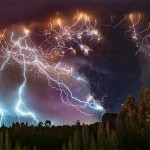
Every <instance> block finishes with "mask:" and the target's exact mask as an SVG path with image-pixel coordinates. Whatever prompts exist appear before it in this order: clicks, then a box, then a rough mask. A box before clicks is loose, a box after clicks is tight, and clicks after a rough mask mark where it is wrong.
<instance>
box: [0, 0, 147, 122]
mask: <svg viewBox="0 0 150 150" xmlns="http://www.w3.org/2000/svg"><path fill="white" fill-rule="evenodd" d="M149 6H150V2H148V1H143V0H141V1H136V0H133V1H127V0H120V1H119V0H118V1H113V0H104V1H98V0H87V1H86V0H85V1H84V0H83V1H80V0H77V1H75V0H72V1H71V0H41V1H40V0H30V1H29V0H27V1H25V0H24V1H19V0H13V1H12V0H6V1H2V0H1V1H0V28H1V30H2V29H4V28H11V27H12V26H13V27H14V28H17V27H18V26H20V25H25V26H26V27H28V28H32V33H31V34H32V35H31V37H33V38H34V41H35V42H36V43H37V45H38V43H40V38H36V34H37V33H38V32H39V31H41V30H43V29H44V28H45V27H46V26H47V22H48V20H49V18H50V17H53V16H55V15H56V13H57V12H60V13H61V14H62V16H63V17H65V18H71V17H72V16H73V15H74V13H76V12H77V10H78V11H84V12H87V13H89V14H91V15H92V16H94V17H95V18H96V20H97V22H98V24H99V25H98V29H99V30H100V31H101V33H102V35H103V37H104V38H103V40H102V42H100V43H97V44H95V43H92V44H91V46H92V50H93V51H91V52H90V54H89V55H88V56H85V55H83V53H82V52H80V51H77V54H76V55H75V56H72V55H69V54H67V56H66V57H65V58H64V59H63V60H62V61H63V62H65V63H67V64H69V65H70V66H73V67H74V68H75V71H76V72H77V73H78V74H80V75H82V76H84V77H85V78H86V79H87V81H88V86H87V87H85V89H80V90H78V91H77V95H78V96H80V95H81V94H82V93H84V92H86V90H88V89H90V92H91V93H92V95H93V97H94V98H95V99H96V100H99V101H101V100H102V99H103V102H102V104H103V106H104V108H105V110H106V111H107V112H118V111H119V110H120V107H121V104H122V103H123V102H124V101H125V99H126V97H127V95H128V94H132V95H134V96H135V97H137V96H138V91H139V89H140V88H141V87H143V86H148V87H149V86H150V77H149V75H150V67H149V64H150V61H149V56H148V54H149V53H148V51H149V49H146V53H145V52H140V53H138V54H137V55H136V52H137V50H138V47H137V46H136V44H135V42H134V41H133V40H132V37H131V34H125V31H126V30H127V29H128V26H129V25H128V23H129V22H125V23H122V24H121V25H120V26H118V27H117V28H113V27H112V26H109V23H110V21H111V16H112V17H113V18H114V21H113V23H112V25H114V26H115V25H116V24H117V23H118V22H119V21H120V20H121V19H122V18H124V15H128V14H129V13H138V12H140V13H141V14H142V19H141V22H140V25H139V26H138V27H137V28H138V30H139V31H140V30H142V29H145V28H147V27H148V23H149V21H150V12H149ZM104 24H105V25H104ZM106 25H108V26H106ZM22 80H23V78H22V75H21V70H20V68H19V66H18V65H10V66H7V67H6V68H5V69H4V71H3V72H2V73H1V74H0V85H1V86H0V105H1V107H3V108H5V109H7V110H9V111H10V112H12V113H13V108H14V107H15V105H16V99H17V98H16V97H17V89H18V87H19V86H20V84H21V83H22ZM73 88H78V85H74V86H73ZM24 99H25V100H24V102H25V104H26V106H28V108H29V109H30V110H32V111H33V112H34V113H35V115H36V116H37V118H38V120H39V121H44V120H46V119H49V120H52V122H53V123H54V124H56V125H58V124H72V123H74V122H75V121H76V120H80V121H81V122H84V123H93V122H96V121H100V119H101V113H100V112H97V111H95V110H94V111H93V110H91V109H89V110H87V111H89V112H92V113H93V114H94V115H93V116H91V117H89V116H86V115H84V114H82V113H80V112H79V111H77V110H76V109H75V108H73V107H68V106H66V105H65V104H63V103H62V101H61V100H60V97H59V92H57V91H55V90H54V89H49V88H48V85H47V80H46V79H45V78H40V79H39V78H36V79H33V78H32V73H30V74H28V84H27V86H26V89H25V91H24ZM6 117H7V121H8V122H9V123H11V122H13V121H17V118H16V117H10V116H6ZM21 119H22V120H23V121H29V122H30V121H31V119H30V118H28V117H27V118H25V117H22V118H21Z"/></svg>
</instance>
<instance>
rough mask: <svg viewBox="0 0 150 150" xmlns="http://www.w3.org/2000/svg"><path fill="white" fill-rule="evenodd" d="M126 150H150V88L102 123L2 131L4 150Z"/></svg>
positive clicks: (43, 125) (0, 148)
mask: <svg viewBox="0 0 150 150" xmlns="http://www.w3.org/2000/svg"><path fill="white" fill-rule="evenodd" d="M12 149H14V150H47V149H48V150H55V149H56V150H57V149H63V150H96V149H98V150H105V149H107V150H109V149H112V150H120V149H121V150H126V149H131V150H133V149H135V150H138V149H150V89H148V88H143V89H142V90H141V91H140V93H139V99H138V100H136V101H135V100H134V98H133V97H132V96H128V98H127V100H126V102H125V103H124V104H123V105H122V108H121V111H120V113H119V114H118V115H117V114H113V113H107V114H105V115H104V116H103V118H102V123H95V124H91V125H85V124H83V125H80V122H79V121H77V122H76V123H75V125H72V126H69V125H64V126H56V127H55V126H51V122H50V121H46V122H45V123H42V122H40V123H39V125H38V126H28V125H27V124H24V123H20V124H19V123H16V124H13V125H12V127H9V128H7V127H4V126H3V127H1V128H0V150H12Z"/></svg>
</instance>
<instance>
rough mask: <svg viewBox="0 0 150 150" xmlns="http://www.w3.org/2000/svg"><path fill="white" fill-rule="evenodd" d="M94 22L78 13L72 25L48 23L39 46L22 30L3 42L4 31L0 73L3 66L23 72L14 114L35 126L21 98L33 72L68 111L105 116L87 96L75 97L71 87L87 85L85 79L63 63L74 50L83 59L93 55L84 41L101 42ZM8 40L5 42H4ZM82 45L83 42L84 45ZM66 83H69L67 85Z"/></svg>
mask: <svg viewBox="0 0 150 150" xmlns="http://www.w3.org/2000/svg"><path fill="white" fill-rule="evenodd" d="M96 24H97V22H96V21H94V22H93V21H91V19H90V17H89V16H88V15H87V14H84V13H77V15H76V16H75V17H74V18H73V24H72V25H70V26H67V25H63V23H62V20H61V19H60V18H59V17H58V16H57V17H56V18H55V19H50V22H49V24H48V29H46V31H45V32H43V33H42V35H40V36H41V37H44V40H43V41H42V42H41V44H40V46H36V44H35V43H34V42H33V41H31V38H30V30H28V29H26V28H25V29H24V33H23V35H22V36H19V37H17V36H16V34H17V33H15V32H14V31H13V32H12V33H11V36H10V38H9V39H10V40H8V37H7V38H5V31H4V32H3V33H1V34H0V44H1V50H2V54H3V55H2V56H1V57H2V58H3V63H2V64H1V68H0V71H3V69H4V67H6V65H9V64H11V65H13V64H14V63H17V64H19V65H20V66H21V68H22V76H23V79H24V80H23V82H22V84H21V85H20V87H19V89H18V98H17V104H16V107H15V111H16V113H17V115H18V117H20V116H24V117H30V118H32V119H33V121H35V122H37V123H38V119H37V117H36V115H35V113H34V112H32V111H30V110H29V109H28V107H27V105H26V104H25V100H24V98H23V93H24V89H25V88H26V84H27V83H28V79H27V74H30V73H32V74H33V72H36V73H37V74H38V77H45V78H46V79H47V81H48V86H50V87H51V88H54V89H55V90H57V91H59V92H60V99H61V100H62V102H63V103H64V104H66V105H67V106H69V107H74V108H76V109H77V110H78V111H80V112H81V113H83V114H84V115H89V116H91V115H92V113H87V112H86V111H85V108H91V109H94V110H97V111H100V112H104V111H105V110H104V108H103V107H102V105H101V103H100V102H98V101H97V100H95V99H94V98H93V97H92V98H91V96H90V94H89V95H88V96H86V97H84V98H81V99H80V98H78V97H76V96H75V95H74V92H73V91H72V89H71V87H70V83H74V82H75V83H80V84H87V81H86V79H84V77H82V76H80V75H77V74H75V73H74V71H73V69H72V68H71V67H70V66H68V65H67V64H65V63H64V62H62V61H61V60H62V58H64V56H65V53H66V52H67V51H71V52H72V53H73V54H76V51H77V50H81V51H83V53H84V55H89V52H90V51H92V49H91V48H90V46H88V45H87V44H86V43H87V42H86V41H88V42H89V41H93V40H94V41H96V42H97V41H100V40H101V38H102V37H101V34H100V33H99V31H98V30H97V29H96ZM6 39H7V40H6ZM84 41H85V42H84ZM68 81H69V82H68ZM5 112H7V111H5V110H3V109H0V115H1V119H0V125H2V123H3V121H4V114H5Z"/></svg>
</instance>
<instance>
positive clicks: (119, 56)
mask: <svg viewBox="0 0 150 150" xmlns="http://www.w3.org/2000/svg"><path fill="white" fill-rule="evenodd" d="M100 29H101V31H103V35H104V39H103V41H101V43H100V44H99V45H97V46H94V47H93V49H94V51H93V52H92V53H90V55H89V56H88V58H87V59H88V63H87V64H86V65H84V66H82V67H81V68H80V70H79V71H80V73H83V74H84V75H85V76H86V77H87V78H88V79H89V81H90V85H91V92H92V93H93V94H94V96H95V98H96V99H102V97H104V96H105V100H104V105H105V108H106V110H108V111H118V109H119V108H120V105H121V103H123V101H124V100H125V98H126V97H127V95H128V94H134V95H136V92H137V91H138V90H139V88H140V86H141V83H140V76H141V71H140V67H139V60H138V56H135V53H136V51H137V47H136V45H135V43H134V42H132V39H131V37H130V36H127V35H125V31H124V30H123V29H120V28H116V29H113V28H106V27H101V28H100ZM106 95H107V97H106Z"/></svg>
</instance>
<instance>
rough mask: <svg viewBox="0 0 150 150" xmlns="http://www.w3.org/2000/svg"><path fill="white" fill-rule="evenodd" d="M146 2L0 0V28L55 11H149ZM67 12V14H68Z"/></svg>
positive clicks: (108, 12) (110, 12) (104, 12)
mask: <svg viewBox="0 0 150 150" xmlns="http://www.w3.org/2000/svg"><path fill="white" fill-rule="evenodd" d="M149 4H150V2H148V1H143V0H142V1H140V0H138V1H137V0H132V1H127V0H114V1H113V0H105V1H104V0H87V1H86V0H82V1H80V0H26V1H25V0H21V1H19V0H6V1H5V0H1V1H0V27H5V26H6V25H9V24H14V23H17V22H30V21H38V20H40V21H41V20H44V19H45V18H47V17H48V16H53V15H54V14H56V11H59V12H63V13H66V14H67V15H68V14H70V12H73V11H76V10H77V9H78V10H87V11H90V12H92V13H93V14H94V15H96V16H98V17H99V15H101V17H103V16H104V17H105V16H106V15H107V14H108V15H110V14H118V13H119V15H121V14H124V13H127V12H130V11H135V10H138V11H144V12H148V11H149ZM68 12H69V13H68Z"/></svg>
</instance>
